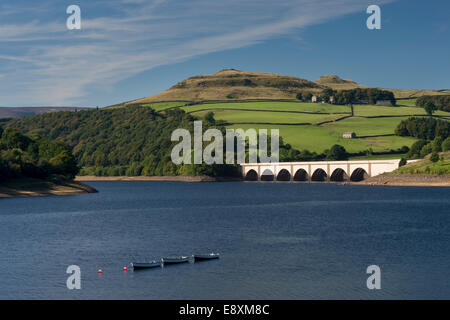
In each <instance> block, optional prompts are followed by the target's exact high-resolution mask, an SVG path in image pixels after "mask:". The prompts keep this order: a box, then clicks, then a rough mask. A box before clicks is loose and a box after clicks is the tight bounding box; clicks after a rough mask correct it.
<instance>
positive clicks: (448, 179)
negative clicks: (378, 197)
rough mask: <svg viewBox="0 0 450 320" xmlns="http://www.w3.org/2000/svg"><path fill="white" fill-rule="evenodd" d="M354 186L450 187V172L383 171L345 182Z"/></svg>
mask: <svg viewBox="0 0 450 320" xmlns="http://www.w3.org/2000/svg"><path fill="white" fill-rule="evenodd" d="M342 184H343V185H352V186H393V187H394V186H396V187H450V174H444V175H437V174H405V173H404V174H399V173H383V174H380V175H378V176H375V177H371V178H368V179H366V180H364V181H360V182H344V183H342Z"/></svg>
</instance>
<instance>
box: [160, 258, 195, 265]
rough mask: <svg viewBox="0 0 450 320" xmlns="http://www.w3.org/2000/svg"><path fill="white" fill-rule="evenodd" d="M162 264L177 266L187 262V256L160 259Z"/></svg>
mask: <svg viewBox="0 0 450 320" xmlns="http://www.w3.org/2000/svg"><path fill="white" fill-rule="evenodd" d="M162 261H163V263H164V264H165V265H166V264H178V263H185V262H189V257H188V256H180V257H167V258H163V259H162Z"/></svg>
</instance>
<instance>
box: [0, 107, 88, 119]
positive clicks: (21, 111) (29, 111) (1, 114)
mask: <svg viewBox="0 0 450 320" xmlns="http://www.w3.org/2000/svg"><path fill="white" fill-rule="evenodd" d="M86 109H89V108H78V107H17V108H11V107H0V119H5V118H21V117H26V116H33V115H35V114H42V113H48V112H59V111H77V110H86Z"/></svg>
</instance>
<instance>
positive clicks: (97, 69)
mask: <svg viewBox="0 0 450 320" xmlns="http://www.w3.org/2000/svg"><path fill="white" fill-rule="evenodd" d="M373 4H376V5H379V6H380V8H381V29H380V30H369V29H368V28H367V26H366V20H367V18H368V17H369V15H370V14H368V13H367V12H366V9H367V7H368V6H369V5H373ZM70 5H78V6H79V7H80V9H81V29H80V30H69V29H68V28H67V26H66V20H67V18H68V17H69V16H70V14H67V13H66V10H67V8H68V7H69V6H70ZM225 68H234V69H239V70H245V71H253V72H272V73H279V74H285V75H292V76H297V77H300V78H305V79H308V80H316V79H317V78H318V77H320V76H321V75H327V74H336V75H339V76H340V77H342V78H347V79H352V80H354V81H356V82H358V83H362V84H365V85H369V86H373V87H381V88H396V89H450V1H448V0H433V1H423V0H422V1H419V0H368V1H366V0H277V1H273V0H226V1H224V0H220V1H219V0H96V1H92V0H40V1H38V2H37V1H35V0H2V1H1V2H0V106H10V107H14V106H17V107H19V106H80V107H84V106H88V107H89V106H91V107H93V106H100V107H103V106H107V105H112V104H116V103H120V102H124V101H129V100H134V99H138V98H142V97H146V96H150V95H153V94H156V93H159V92H161V91H164V90H166V89H168V88H170V87H171V86H173V85H174V84H176V83H177V82H179V81H182V80H184V79H185V78H187V77H190V76H194V75H199V74H210V73H215V72H217V71H219V70H222V69H225Z"/></svg>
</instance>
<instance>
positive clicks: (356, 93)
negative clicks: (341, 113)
mask: <svg viewBox="0 0 450 320" xmlns="http://www.w3.org/2000/svg"><path fill="white" fill-rule="evenodd" d="M327 94H330V96H331V92H327ZM332 95H333V96H334V100H335V103H336V104H341V105H346V104H352V103H358V102H362V101H364V102H367V103H370V104H376V103H377V101H380V100H388V101H391V103H392V105H395V104H396V100H395V97H394V94H393V93H392V92H391V91H387V90H380V89H376V88H356V89H351V90H339V91H334V92H332Z"/></svg>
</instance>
